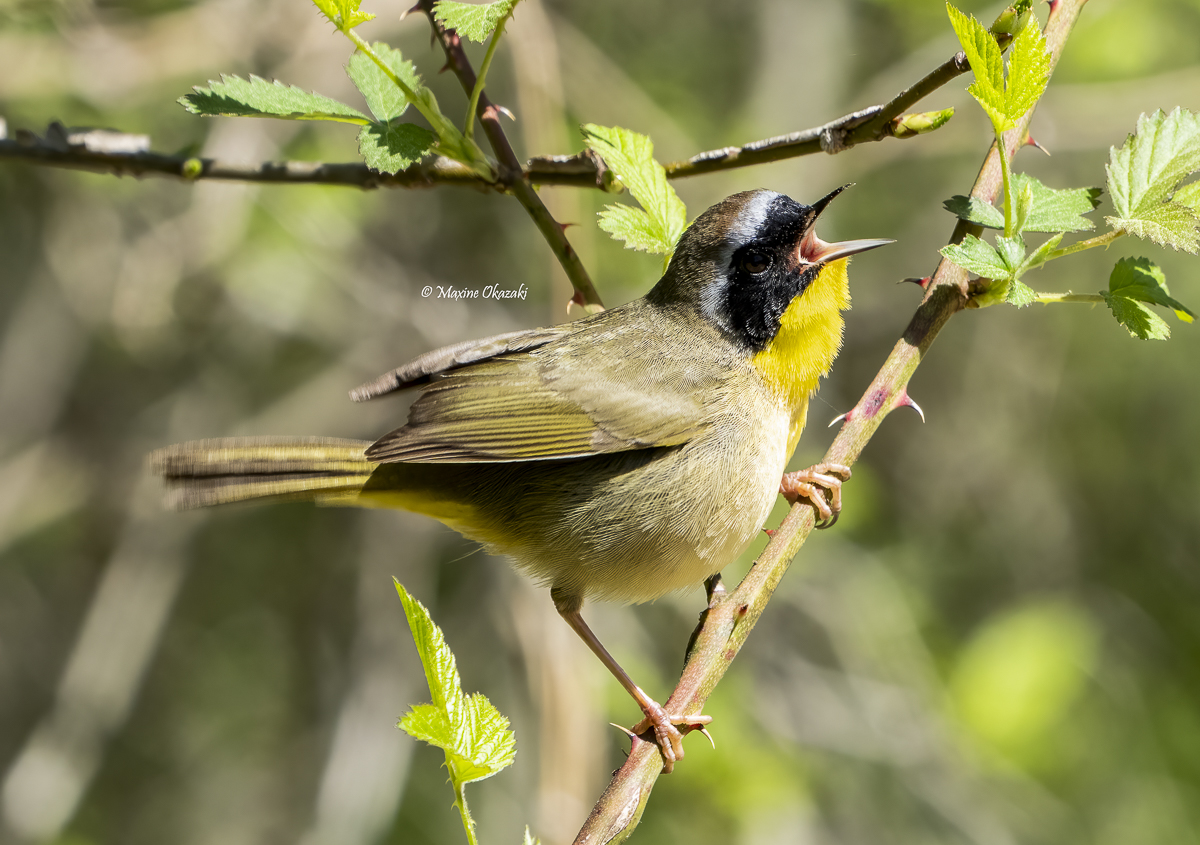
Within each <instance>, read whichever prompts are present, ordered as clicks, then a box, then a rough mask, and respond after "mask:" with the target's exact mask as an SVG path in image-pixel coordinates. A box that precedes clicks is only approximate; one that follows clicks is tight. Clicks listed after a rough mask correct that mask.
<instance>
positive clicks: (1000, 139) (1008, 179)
mask: <svg viewBox="0 0 1200 845" xmlns="http://www.w3.org/2000/svg"><path fill="white" fill-rule="evenodd" d="M996 146H998V147H1000V148H1003V147H1004V133H1003V132H1000V131H997V132H996ZM1000 178H1001V180H1002V181H1003V185H1004V237H1006V238H1011V237H1012V236H1013V234H1014V232H1015V230H1016V225H1015V224H1016V219H1015V218H1016V214H1014V213H1013V195H1012V165H1011V164H1010V163H1009V161H1008V156H1000Z"/></svg>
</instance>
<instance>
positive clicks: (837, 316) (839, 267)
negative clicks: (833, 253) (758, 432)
mask: <svg viewBox="0 0 1200 845" xmlns="http://www.w3.org/2000/svg"><path fill="white" fill-rule="evenodd" d="M848 262H849V259H848V258H843V259H841V260H839V261H831V262H830V263H828V264H826V265H825V266H824V267H822V268H821V271H820V272H819V273H818V274H817V278H816V279H814V280H813V282H812V284H810V285H809V286H808V289H807V290H805V291H804V293H803V294H801V295H800V296H797V297H796V298H795V299H793V300H792V301H791V303H790V304H789V305H788V307H787V310H786V311H784V312H783V318H782V320H781V321H780V324H779V331H778V332H776V334H775V337H774V338H772V339H771V342H770V344H768V345H767V348H766V349H764V350H763V351H762V352H759V353H758V354H756V355H755V356H754V367H755V369H756V370H758V373H759V375H760V376H762V379H763V381H764V382H766V383H767V385H768V386H769V387H770V388H771V389H772V391H774V393H775V395H776V396H777V397H778V398H779V401H780V402H781V403H783V404H784V406H785V407H788V408H791V409H792V429H791V432H790V435H789V438H788V440H789V443H788V452H789V453H791V451H793V450H794V449H795V448H796V442H797V441H798V440H799V439H800V432H801V431H802V430H803V429H804V419H805V416H806V415H807V411H808V397H809V396H811V395H812V394H813V393H814V392H815V391H816V389H817V384H818V383H819V382H820V380H821V377H822V376H824V375H825V374H826V373H828V372H829V368H830V367H831V366H833V359H834V358H836V357H837V354H838V351H839V350H841V348H842V328H843V326H844V325H845V323H844V321H843V320H842V314H841V312H842V311H845V310H846V309H848V308H849V307H850V285H849V277H848V276H847V273H846V265H847V263H848Z"/></svg>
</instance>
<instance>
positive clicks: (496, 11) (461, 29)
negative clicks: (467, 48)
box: [433, 0, 518, 44]
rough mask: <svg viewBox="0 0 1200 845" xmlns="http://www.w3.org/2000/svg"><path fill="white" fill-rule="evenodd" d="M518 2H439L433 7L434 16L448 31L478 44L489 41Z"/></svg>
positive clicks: (514, 0)
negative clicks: (488, 38)
mask: <svg viewBox="0 0 1200 845" xmlns="http://www.w3.org/2000/svg"><path fill="white" fill-rule="evenodd" d="M517 2H518V0H496V2H495V3H484V4H480V5H477V4H474V3H456V2H454V0H438V2H437V3H435V4H434V5H433V16H434V17H435V18H437V19H438V22H439V23H441V24H442V25H443V26H445V27H446V28H448V29H453V30H454V31H456V32H457V33H458V34H459V35H461V36H462V37H463V38H467V39H469V40H471V41H474V42H476V43H478V44H482V43H483V42H484V41H487V37H488V36H489V35H491V34H492V30H494V29H495V28H496V25H497V24H499V23H500V21H502V20H503V19H504V18H505V17H507V16H508V15H510V14H512V10H513V7H514V6H516V5H517Z"/></svg>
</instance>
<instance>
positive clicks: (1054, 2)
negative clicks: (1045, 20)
mask: <svg viewBox="0 0 1200 845" xmlns="http://www.w3.org/2000/svg"><path fill="white" fill-rule="evenodd" d="M1046 5H1047V6H1049V7H1050V14H1052V15H1053V14H1054V11H1055V10H1056V9H1057V8H1058V0H1046Z"/></svg>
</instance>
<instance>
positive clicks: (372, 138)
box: [358, 123, 437, 173]
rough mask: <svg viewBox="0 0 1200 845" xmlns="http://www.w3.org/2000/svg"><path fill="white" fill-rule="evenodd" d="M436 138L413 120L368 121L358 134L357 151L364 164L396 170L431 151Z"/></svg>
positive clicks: (396, 171) (384, 169)
mask: <svg viewBox="0 0 1200 845" xmlns="http://www.w3.org/2000/svg"><path fill="white" fill-rule="evenodd" d="M436 141H437V138H436V137H434V134H433V133H432V132H430V131H429V130H428V129H425V128H423V127H420V126H417V125H415V124H412V123H370V124H368V125H366V126H364V127H363V128H362V129H361V130H359V133H358V151H359V152H360V153H362V157H363V158H364V159H366V162H367V166H368V167H370V168H371V169H372V170H378V171H380V172H381V173H398V172H399V171H401V170H404V169H405V168H407V167H412V166H413V165H414V164H416V163H417V162H419V161H420V160H421V159H423V158H424V157H425V156H427V155H429V154H430V153H431V152H433V145H434V143H435V142H436Z"/></svg>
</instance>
